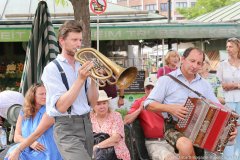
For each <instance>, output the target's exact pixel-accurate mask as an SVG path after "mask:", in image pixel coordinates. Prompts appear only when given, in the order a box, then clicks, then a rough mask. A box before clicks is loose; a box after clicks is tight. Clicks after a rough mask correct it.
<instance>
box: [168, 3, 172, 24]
mask: <svg viewBox="0 0 240 160" xmlns="http://www.w3.org/2000/svg"><path fill="white" fill-rule="evenodd" d="M170 21H171V0H168V23H170Z"/></svg>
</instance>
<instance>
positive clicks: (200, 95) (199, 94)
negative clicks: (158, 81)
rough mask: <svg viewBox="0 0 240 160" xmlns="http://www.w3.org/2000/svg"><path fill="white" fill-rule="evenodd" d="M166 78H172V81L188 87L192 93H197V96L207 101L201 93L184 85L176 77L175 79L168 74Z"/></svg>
mask: <svg viewBox="0 0 240 160" xmlns="http://www.w3.org/2000/svg"><path fill="white" fill-rule="evenodd" d="M166 76H168V77H170V78H171V79H173V80H174V81H175V82H177V83H179V84H181V85H182V86H184V87H186V88H187V89H189V90H190V91H192V92H193V93H195V94H196V95H198V96H199V97H201V98H204V99H206V98H205V97H204V96H203V95H202V94H201V93H199V92H198V91H195V90H193V89H192V88H190V87H188V86H187V85H186V84H184V83H183V82H181V81H180V80H179V79H177V78H176V77H174V76H173V75H170V74H167V75H166Z"/></svg>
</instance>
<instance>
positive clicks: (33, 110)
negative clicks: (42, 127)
mask: <svg viewBox="0 0 240 160" xmlns="http://www.w3.org/2000/svg"><path fill="white" fill-rule="evenodd" d="M45 103H46V90H45V87H44V86H43V84H33V85H32V86H31V87H30V88H29V89H28V91H27V93H26V95H25V100H24V105H23V110H22V111H20V114H19V117H18V120H17V124H16V130H15V135H14V141H15V143H17V144H15V145H14V146H12V147H11V148H10V149H9V151H8V153H7V156H6V157H8V154H11V153H12V152H14V150H19V148H18V146H19V144H20V143H21V142H23V141H24V140H25V139H26V138H27V137H29V136H30V135H31V134H32V133H33V132H34V131H35V130H36V128H37V127H38V125H39V123H40V121H41V119H42V117H43V115H44V113H45V111H46V107H45ZM20 150H21V154H20V156H19V158H20V159H22V160H25V159H26V160H27V159H35V160H38V159H39V160H42V159H46V160H61V155H60V153H59V152H58V149H57V146H56V144H55V142H54V139H53V129H52V128H50V129H48V130H47V131H46V132H45V133H44V134H43V135H41V136H40V137H39V138H38V139H36V140H35V141H34V142H32V143H31V145H30V147H28V148H25V149H24V150H23V149H20ZM6 159H8V158H6Z"/></svg>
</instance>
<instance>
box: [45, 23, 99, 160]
mask: <svg viewBox="0 0 240 160" xmlns="http://www.w3.org/2000/svg"><path fill="white" fill-rule="evenodd" d="M58 40H59V44H60V47H61V48H62V52H61V54H59V55H58V57H57V58H56V60H54V62H51V63H49V64H48V65H47V66H46V67H45V69H44V72H43V75H42V81H43V83H44V86H45V87H46V90H47V96H46V97H47V102H46V106H47V109H46V110H47V114H48V115H49V116H51V117H54V118H55V124H54V138H55V141H56V144H57V146H58V149H59V151H60V153H61V155H62V157H63V159H65V160H70V159H84V160H90V159H91V158H90V157H91V156H92V148H93V135H92V125H91V122H90V120H89V112H90V110H91V107H90V106H95V105H96V102H97V99H98V92H97V87H96V84H95V82H94V81H92V80H91V79H90V78H88V77H89V76H90V72H89V71H90V70H91V68H92V67H93V66H94V64H93V62H90V61H87V62H85V63H84V64H82V65H81V64H80V62H78V61H76V60H75V58H74V55H75V53H76V51H77V50H78V49H79V48H81V44H82V27H81V25H80V24H79V22H78V21H74V20H71V21H66V22H65V23H64V24H63V25H62V26H61V27H60V28H59V34H58ZM56 61H57V62H58V64H59V66H60V67H61V68H62V70H63V72H64V73H65V79H64V75H63V72H61V73H60V70H61V68H60V69H59V66H58V65H57V62H56ZM62 76H63V77H62ZM85 83H87V84H86V87H85ZM90 95H91V96H90Z"/></svg>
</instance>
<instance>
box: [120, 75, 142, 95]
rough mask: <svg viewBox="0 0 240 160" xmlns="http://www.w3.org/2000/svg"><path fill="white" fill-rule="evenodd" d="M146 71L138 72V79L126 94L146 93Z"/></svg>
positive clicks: (126, 90) (125, 90)
mask: <svg viewBox="0 0 240 160" xmlns="http://www.w3.org/2000/svg"><path fill="white" fill-rule="evenodd" d="M144 80H145V71H138V75H137V78H136V79H135V81H134V82H133V83H132V84H131V85H130V86H129V87H128V88H127V89H124V92H131V93H132V92H144Z"/></svg>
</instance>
